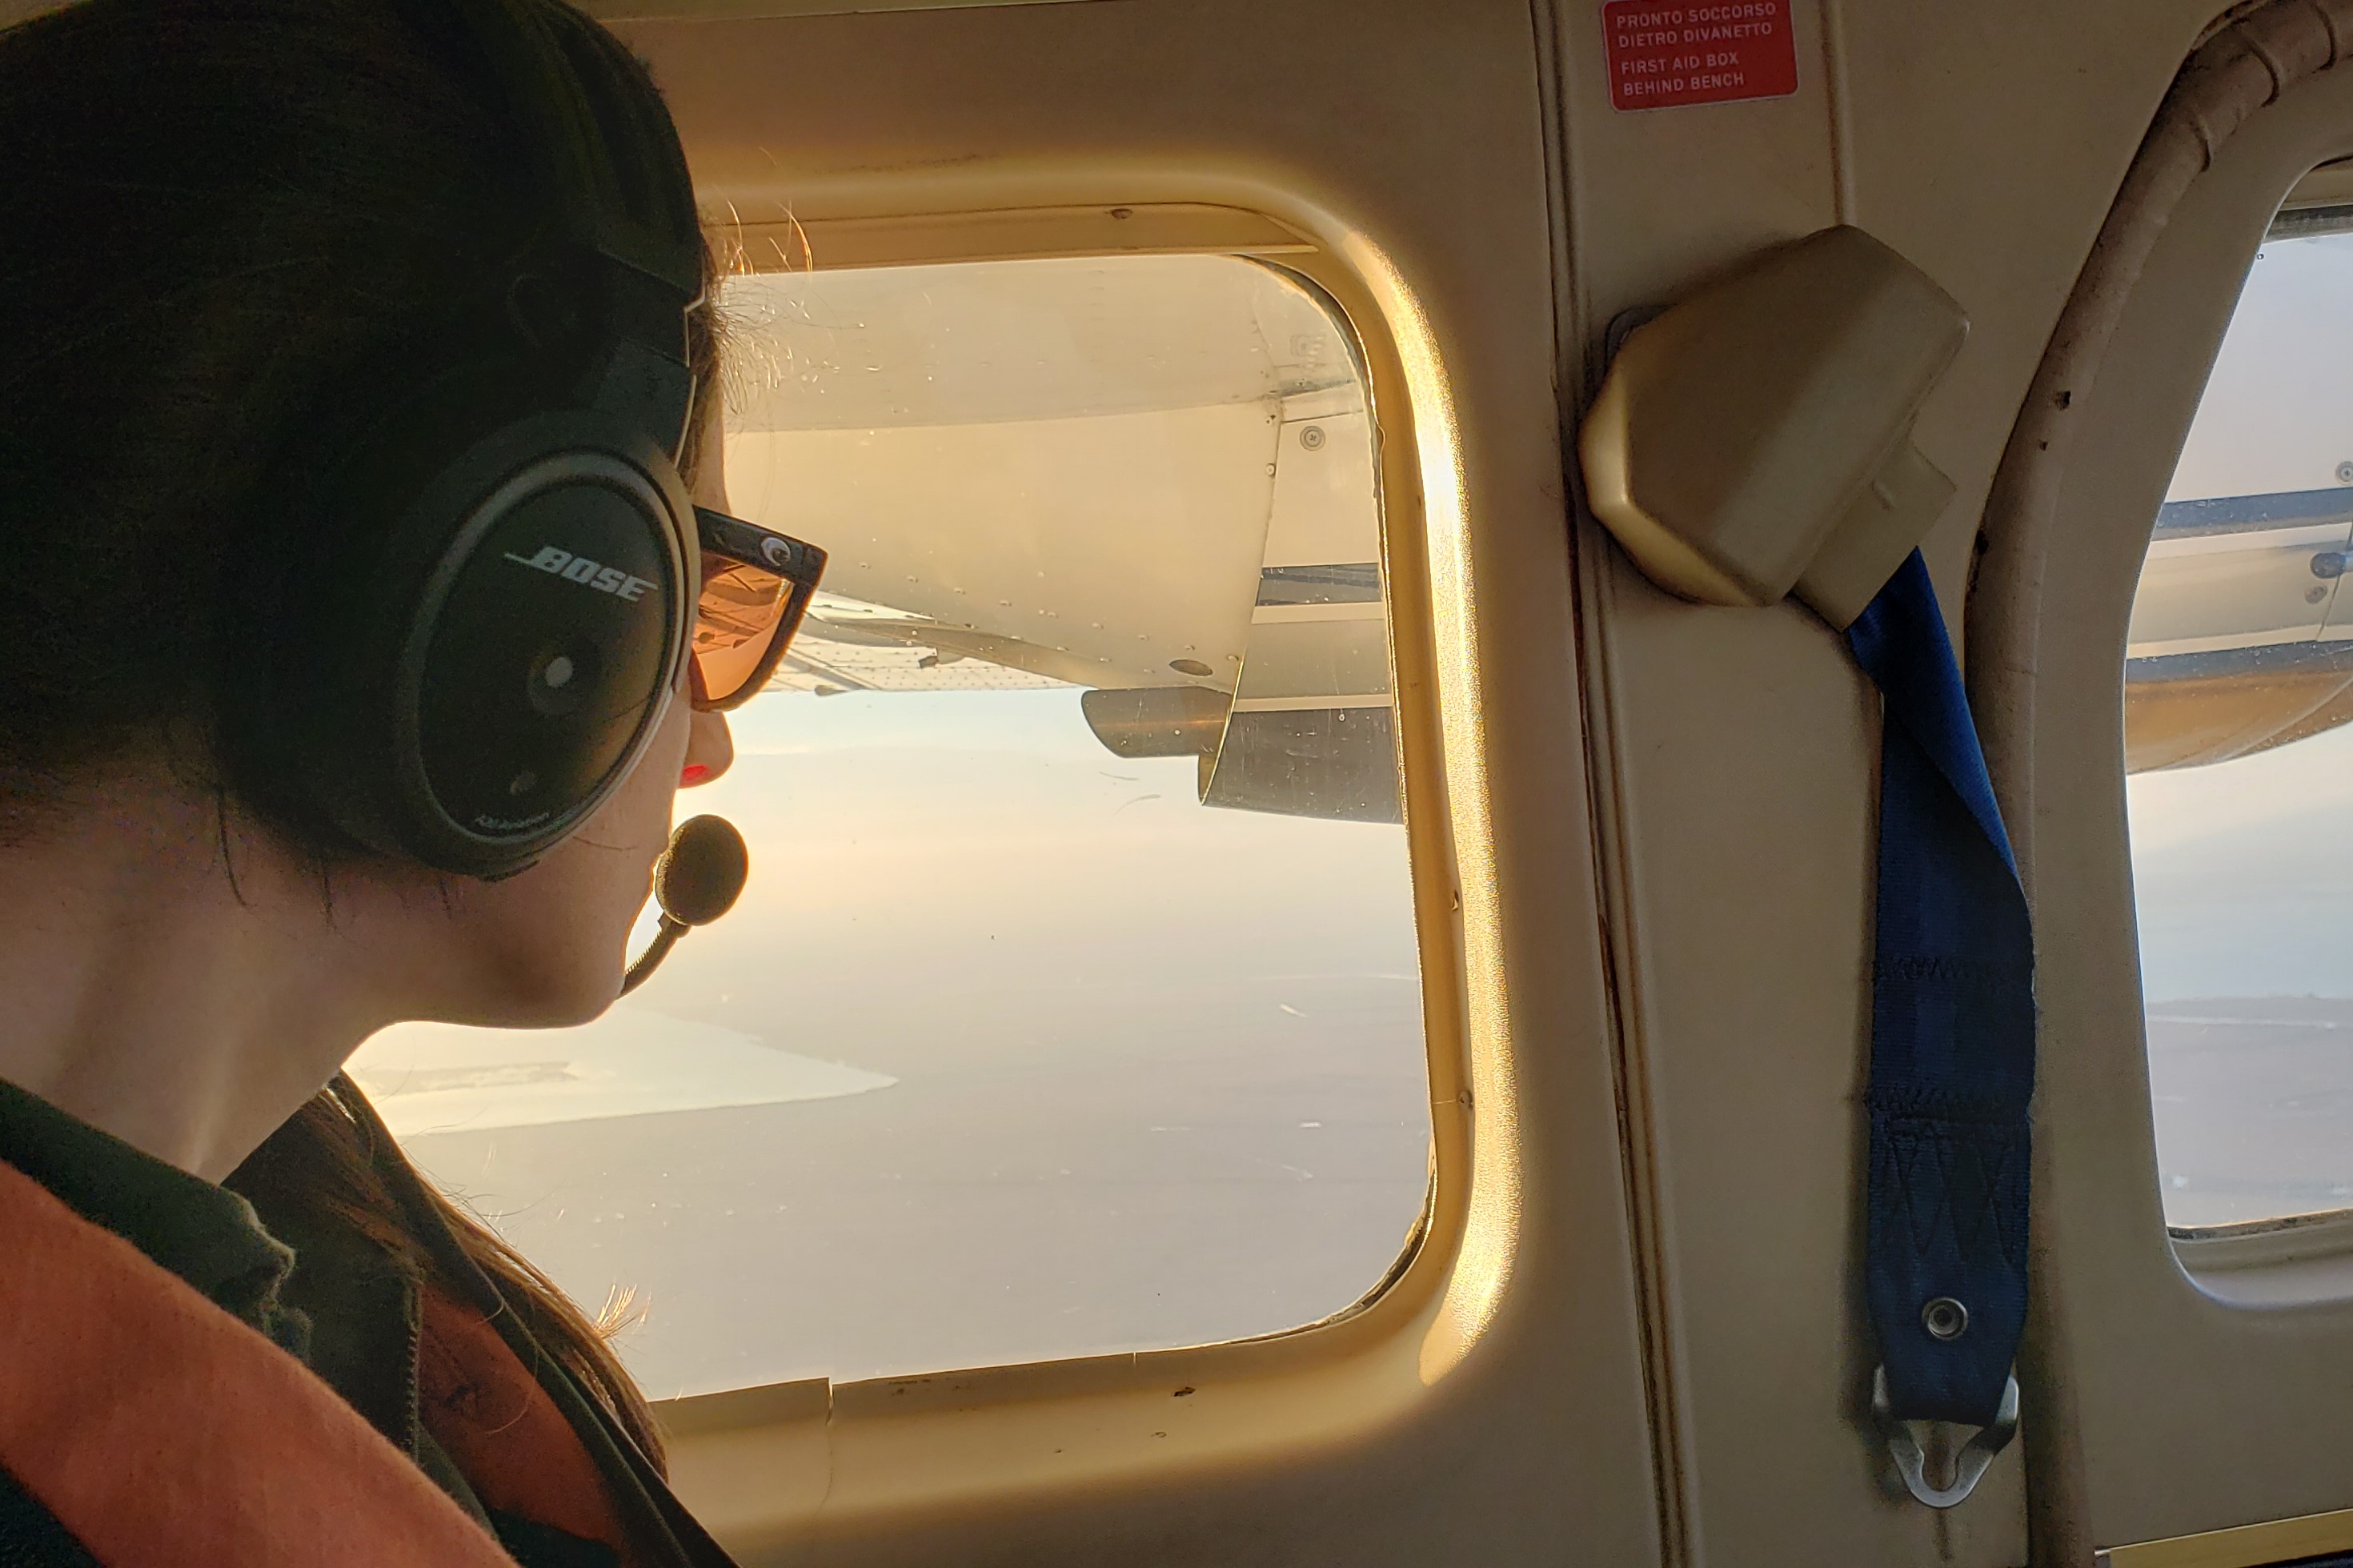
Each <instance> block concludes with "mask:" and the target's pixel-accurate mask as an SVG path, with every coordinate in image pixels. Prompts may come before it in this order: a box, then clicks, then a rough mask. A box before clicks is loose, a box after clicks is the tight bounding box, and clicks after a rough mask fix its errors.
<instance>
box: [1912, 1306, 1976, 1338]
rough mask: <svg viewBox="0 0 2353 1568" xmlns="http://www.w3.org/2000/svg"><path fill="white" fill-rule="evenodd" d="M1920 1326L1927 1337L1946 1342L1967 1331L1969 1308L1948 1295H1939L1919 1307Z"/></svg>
mask: <svg viewBox="0 0 2353 1568" xmlns="http://www.w3.org/2000/svg"><path fill="white" fill-rule="evenodd" d="M1920 1327H1922V1328H1924V1329H1926V1330H1928V1337H1929V1338H1930V1339H1932V1340H1943V1341H1945V1342H1947V1343H1950V1342H1951V1341H1952V1340H1957V1339H1959V1338H1960V1337H1961V1336H1962V1335H1963V1334H1966V1333H1968V1331H1969V1309H1968V1308H1966V1307H1964V1306H1962V1305H1961V1304H1960V1303H1959V1302H1957V1301H1956V1300H1954V1299H1953V1298H1951V1297H1949V1296H1939V1297H1936V1298H1934V1299H1933V1300H1931V1301H1929V1302H1928V1304H1927V1305H1926V1306H1925V1307H1922V1308H1920Z"/></svg>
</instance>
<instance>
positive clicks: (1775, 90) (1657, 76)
mask: <svg viewBox="0 0 2353 1568" xmlns="http://www.w3.org/2000/svg"><path fill="white" fill-rule="evenodd" d="M1601 35H1602V39H1603V49H1604V52H1605V55H1606V57H1607V58H1608V59H1609V101H1610V103H1611V105H1612V106H1614V107H1616V108H1619V109H1665V108H1669V107H1672V106H1673V105H1676V104H1683V103H1729V102H1731V101H1733V100H1735V99H1739V98H1780V97H1782V96H1784V95H1785V94H1788V93H1792V92H1795V91H1797V90H1798V45H1797V40H1796V39H1795V38H1793V37H1791V36H1790V33H1789V0H1664V3H1662V0H1612V3H1611V4H1609V5H1604V6H1603V7H1602V8H1601Z"/></svg>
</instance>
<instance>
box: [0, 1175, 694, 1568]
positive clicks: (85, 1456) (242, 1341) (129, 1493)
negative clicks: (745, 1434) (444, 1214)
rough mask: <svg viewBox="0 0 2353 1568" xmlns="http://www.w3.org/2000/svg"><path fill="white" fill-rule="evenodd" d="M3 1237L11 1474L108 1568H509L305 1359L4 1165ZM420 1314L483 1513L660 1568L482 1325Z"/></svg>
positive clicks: (426, 1354) (432, 1296)
mask: <svg viewBox="0 0 2353 1568" xmlns="http://www.w3.org/2000/svg"><path fill="white" fill-rule="evenodd" d="M0 1235H5V1236H6V1237H7V1238H8V1239H9V1243H10V1249H9V1250H10V1257H9V1259H8V1266H7V1267H5V1268H0V1325H5V1328H0V1468H5V1469H6V1470H7V1472H8V1473H9V1474H10V1475H12V1476H13V1477H14V1478H16V1480H17V1481H18V1482H19V1483H20V1484H21V1485H22V1486H23V1487H24V1488H25V1489H26V1491H28V1492H30V1493H31V1494H32V1496H33V1497H34V1498H35V1499H37V1500H38V1501H39V1502H40V1503H41V1504H42V1505H43V1506H44V1507H46V1508H47V1509H48V1510H49V1511H50V1512H51V1513H53V1514H55V1515H56V1516H57V1518H58V1521H59V1522H60V1523H62V1524H63V1525H64V1526H65V1527H66V1529H67V1530H68V1531H70V1532H72V1534H73V1535H74V1536H75V1537H77V1538H78V1539H79V1541H80V1542H82V1544H83V1545H84V1546H86V1547H87V1548H88V1549H89V1550H90V1553H91V1554H92V1555H94V1556H95V1557H96V1558H97V1559H98V1560H99V1561H100V1563H104V1564H105V1565H106V1568H191V1565H203V1568H212V1565H215V1564H219V1565H223V1568H227V1565H231V1564H234V1565H236V1568H320V1565H322V1564H335V1565H336V1568H512V1559H510V1558H509V1557H508V1556H507V1554H506V1553H505V1552H503V1551H502V1550H501V1548H500V1546H499V1544H498V1542H496V1541H494V1540H493V1539H492V1538H491V1536H490V1535H489V1534H488V1533H486V1532H485V1531H483V1530H482V1528H481V1527H480V1525H478V1524H477V1523H475V1522H474V1520H471V1519H470V1518H469V1517H468V1516H467V1514H466V1513H465V1512H464V1511H463V1510H460V1509H459V1507H458V1505H457V1504H456V1503H455V1502H453V1501H452V1500H451V1499H449V1497H448V1495H447V1494H446V1493H444V1492H443V1491H442V1490H441V1489H439V1488H438V1487H437V1486H436V1485H434V1483H433V1482H432V1481H431V1480H430V1479H429V1478H427V1476H426V1475H425V1473H424V1472H423V1471H422V1470H420V1469H418V1468H417V1465H416V1464H415V1463H414V1462H413V1461H412V1460H411V1459H409V1458H408V1457H407V1456H406V1455H404V1454H402V1453H401V1452H400V1451H399V1450H398V1449H397V1448H396V1447H394V1446H392V1444H391V1443H390V1442H388V1441H387V1440H386V1439H385V1437H384V1436H382V1435H381V1434H380V1433H378V1432H377V1431H376V1429H375V1427H374V1426H372V1425H369V1424H368V1422H367V1421H366V1420H365V1419H364V1417H363V1416H361V1415H360V1414H359V1413H358V1412H357V1411H355V1410H353V1408H352V1407H351V1406H350V1405H349V1404H346V1403H345V1402H344V1401H343V1398H342V1396H340V1395H339V1394H337V1393H335V1392H334V1391H333V1390H332V1388H330V1387H328V1385H327V1384H326V1383H323V1382H322V1381H321V1380H320V1379H319V1378H318V1377H316V1376H315V1375H314V1374H312V1372H311V1371H310V1369H308V1368H307V1367H305V1366H303V1365H302V1363H301V1361H297V1360H296V1359H295V1358H294V1357H293V1356H291V1355H290V1354H288V1353H287V1352H286V1351H283V1350H281V1349H280V1347H279V1346H277V1345H275V1344H273V1343H271V1342H270V1340H268V1339H267V1338H266V1337H264V1336H263V1335H262V1334H260V1333H259V1332H257V1331H256V1330H253V1329H251V1328H249V1327H248V1326H247V1325H246V1324H245V1323H243V1322H241V1321H239V1320H237V1319H236V1318H234V1317H232V1316H230V1315H229V1314H227V1313H226V1312H223V1311H222V1310H221V1309H220V1308H218V1307H216V1306H215V1305H214V1304H213V1303H212V1302H210V1301H208V1300H206V1298H204V1297H203V1296H201V1295H200V1294H198V1293H197V1292H196V1291H195V1289H193V1288H191V1287H189V1286H188V1285H187V1284H186V1283H185V1282H184V1281H182V1280H181V1279H180V1278H179V1277H177V1276H176V1275H174V1274H172V1273H171V1272H170V1271H168V1270H166V1269H164V1268H163V1267H162V1266H158V1265H157V1264H155V1263H153V1262H151V1261H150V1260H149V1259H148V1258H147V1257H146V1256H145V1255H143V1254H142V1253H141V1252H140V1251H139V1250H138V1249H137V1248H136V1247H134V1246H132V1245H131V1244H130V1243H129V1242H126V1241H124V1240H123V1239H121V1237H119V1236H117V1235H115V1234H112V1233H111V1232H110V1231H107V1230H105V1229H102V1228H101V1227H100V1226H97V1225H94V1224H90V1223H89V1222H88V1221H86V1220H84V1219H82V1218H81V1217H80V1216H79V1215H78V1214H76V1213H74V1212H73V1211H72V1210H70V1209H69V1208H68V1207H67V1206H66V1205H65V1204H64V1203H62V1202H59V1201H58V1199H57V1198H55V1197H53V1196H52V1195H51V1194H50V1193H49V1192H48V1191H47V1189H46V1188H44V1187H42V1186H41V1185H40V1184H39V1183H38V1182H37V1181H33V1180H32V1179H31V1178H30V1177H28V1176H26V1175H25V1174H23V1173H22V1172H20V1171H17V1170H16V1169H15V1168H14V1167H13V1166H9V1165H6V1164H5V1163H0ZM422 1316H423V1336H422V1341H421V1343H420V1346H419V1351H418V1369H417V1370H418V1393H419V1404H420V1412H419V1413H420V1415H421V1417H422V1419H423V1420H424V1422H425V1424H426V1425H427V1428H428V1429H429V1430H430V1431H431V1432H432V1434H433V1436H434V1438H435V1439H436V1440H437V1441H438V1442H439V1443H440V1445H441V1446H442V1447H443V1448H444V1449H445V1450H446V1451H447V1452H448V1454H449V1456H450V1457H451V1458H452V1459H453V1460H455V1461H456V1462H457V1464H458V1467H459V1469H460V1470H462V1471H463V1472H464V1473H465V1475H466V1478H467V1479H468V1481H469V1482H470V1483H471V1484H472V1485H473V1487H474V1489H475V1490H476V1492H477V1493H478V1494H479V1495H480V1497H481V1499H482V1500H483V1501H484V1502H485V1503H486V1504H488V1505H489V1506H491V1507H492V1508H495V1509H500V1510H506V1511H509V1512H512V1513H516V1514H520V1515H522V1517H523V1518H526V1519H529V1520H533V1521H535V1522H539V1523H543V1524H547V1525H550V1526H553V1527H554V1528H556V1529H558V1530H562V1531H565V1532H567V1533H569V1534H572V1535H575V1536H580V1537H584V1538H586V1539H589V1540H594V1541H600V1542H605V1543H606V1544H607V1545H610V1546H612V1547H613V1548H614V1549H615V1550H616V1551H617V1552H619V1553H620V1554H621V1557H622V1560H623V1562H624V1563H628V1564H630V1565H631V1568H649V1565H647V1564H645V1563H642V1562H641V1561H640V1559H639V1556H638V1553H637V1552H634V1551H633V1550H632V1547H631V1542H629V1540H628V1534H627V1532H626V1531H624V1529H623V1527H622V1526H621V1524H620V1522H619V1519H618V1517H617V1510H616V1508H615V1506H614V1500H613V1495H612V1492H611V1490H610V1489H609V1488H608V1485H607V1479H606V1478H605V1476H604V1475H603V1473H602V1472H600V1470H599V1467H598V1466H597V1464H596V1461H595V1460H594V1459H592V1457H590V1454H589V1451H588V1448H587V1447H586V1446H585V1445H584V1443H583V1440H582V1436H581V1435H580V1433H579V1432H578V1431H577V1430H576V1429H575V1425H574V1424H573V1421H572V1420H569V1419H567V1418H566V1415H565V1413H564V1412H562V1411H560V1410H559V1409H558V1407H557V1404H556V1403H555V1402H554V1400H553V1399H552V1398H551V1397H550V1395H549V1394H548V1393H547V1392H546V1390H545V1389H544V1388H543V1386H542V1385H541V1383H539V1382H538V1381H537V1380H536V1379H534V1378H533V1376H532V1375H531V1373H530V1372H527V1371H526V1370H525V1368H524V1365H523V1363H522V1361H521V1360H519V1359H518V1357H517V1355H516V1353H515V1351H514V1349H513V1348H512V1346H511V1345H510V1344H509V1343H508V1342H507V1340H506V1339H505V1338H504V1337H502V1335H501V1332H500V1331H499V1330H498V1328H497V1327H495V1326H494V1325H493V1323H492V1321H491V1316H490V1315H489V1314H486V1313H485V1312H483V1311H481V1310H479V1309H477V1308H473V1307H470V1306H468V1305H465V1304H462V1303H460V1302H459V1301H457V1300H455V1299H453V1298H450V1297H449V1296H448V1295H445V1294H443V1293H442V1292H440V1291H438V1290H434V1289H430V1288H428V1289H427V1291H426V1293H425V1296H424V1299H423V1314H422ZM126 1347H128V1348H127V1349H126ZM652 1486H653V1487H654V1488H657V1489H658V1488H659V1481H654V1482H653V1483H652ZM644 1500H648V1501H650V1500H651V1499H644ZM657 1507H658V1509H659V1511H660V1512H661V1513H662V1514H663V1515H664V1516H665V1522H666V1523H667V1524H669V1525H670V1526H672V1527H673V1529H674V1532H675V1533H676V1535H677V1536H678V1538H679V1540H680V1542H681V1557H682V1559H683V1560H690V1561H719V1562H723V1561H724V1558H723V1554H717V1553H716V1548H715V1547H712V1546H711V1545H710V1543H709V1542H708V1539H707V1538H706V1537H703V1536H702V1533H701V1531H699V1530H695V1529H693V1528H692V1525H691V1520H684V1518H683V1514H682V1510H677V1508H676V1505H675V1503H674V1502H673V1501H671V1500H670V1499H669V1497H668V1495H667V1493H666V1492H663V1493H662V1494H661V1496H660V1499H659V1504H658V1505H657ZM697 1547H700V1548H707V1549H708V1552H710V1553H712V1554H715V1555H712V1556H706V1553H705V1552H704V1551H702V1550H696V1549H695V1548H697Z"/></svg>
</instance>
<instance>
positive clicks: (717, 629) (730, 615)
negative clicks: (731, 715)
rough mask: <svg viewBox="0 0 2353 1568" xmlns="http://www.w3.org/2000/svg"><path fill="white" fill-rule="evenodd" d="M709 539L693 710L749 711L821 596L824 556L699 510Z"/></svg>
mask: <svg viewBox="0 0 2353 1568" xmlns="http://www.w3.org/2000/svg"><path fill="white" fill-rule="evenodd" d="M694 523H695V532H696V533H697V534H698V535H701V537H702V598H701V599H698V600H697V601H696V602H695V607H694V647H693V654H694V660H693V671H692V674H691V677H690V680H691V695H692V700H693V703H694V706H695V708H696V709H697V711H699V712H702V713H723V712H724V711H726V710H727V709H729V708H739V707H742V706H743V705H744V704H745V703H748V702H750V701H751V700H752V699H753V698H754V697H755V696H757V695H758V694H759V693H760V689H761V688H762V687H764V686H765V685H766V684H767V683H768V678H769V677H770V676H771V675H774V674H775V673H776V665H777V664H778V663H779V662H781V661H782V660H783V659H784V656H785V650H786V648H788V647H790V646H791V645H792V641H793V633H794V632H796V631H798V630H800V628H801V618H802V617H803V616H805V615H807V613H808V607H809V600H810V599H813V598H815V597H816V596H817V584H818V578H819V577H823V576H824V575H825V552H824V551H823V550H820V549H818V547H817V546H815V545H808V544H804V543H802V542H801V541H800V540H798V539H796V538H793V537H791V536H790V535H784V534H774V533H770V532H769V531H768V530H767V529H765V528H762V527H759V526H757V525H755V524H750V523H746V522H744V520H743V519H742V518H740V517H730V516H728V515H727V514H725V513H724V512H713V511H712V510H711V509H710V508H709V507H707V506H698V507H696V508H695V509H694Z"/></svg>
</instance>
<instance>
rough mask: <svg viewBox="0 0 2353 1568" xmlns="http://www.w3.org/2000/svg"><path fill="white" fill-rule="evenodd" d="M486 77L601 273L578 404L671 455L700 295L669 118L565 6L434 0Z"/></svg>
mask: <svg viewBox="0 0 2353 1568" xmlns="http://www.w3.org/2000/svg"><path fill="white" fill-rule="evenodd" d="M432 9H433V10H434V11H435V12H437V13H438V15H439V16H441V17H442V18H443V19H445V20H446V19H448V18H452V17H454V18H455V20H456V21H457V22H458V23H459V25H460V26H461V27H462V28H463V30H464V32H465V33H466V35H467V36H468V37H469V38H470V41H471V42H472V44H473V45H474V46H475V48H476V50H477V52H478V53H479V55H480V58H481V60H482V62H483V63H484V64H485V65H486V66H487V67H488V68H489V72H490V78H491V84H492V85H493V86H494V88H495V89H496V90H498V92H499V93H500V95H501V97H502V98H503V99H504V101H505V103H506V105H507V107H508V109H509V111H511V112H512V114H513V116H514V118H515V120H516V121H517V122H518V124H519V126H520V128H521V130H522V140H523V144H524V146H525V147H526V148H527V149H528V152H529V155H530V156H531V157H532V158H533V160H534V162H535V164H537V170H536V172H537V173H538V174H539V175H540V176H541V177H540V180H539V181H538V182H537V183H538V185H540V188H542V189H543V191H544V192H545V193H546V195H547V196H548V198H549V203H550V215H551V216H552V217H554V219H555V221H556V223H557V225H558V228H559V231H560V234H561V237H562V238H563V239H564V240H565V241H567V242H569V243H570V244H571V245H572V246H573V247H575V248H576V249H578V250H580V251H582V252H585V253H586V254H587V255H588V256H590V257H593V258H595V259H596V260H597V261H599V262H601V263H602V266H601V268H600V269H599V270H601V271H602V273H603V274H604V276H603V278H602V280H601V289H600V292H601V294H602V296H603V297H602V298H601V300H600V301H599V302H598V303H599V306H600V308H601V310H602V311H603V312H604V313H605V315H606V321H605V323H603V324H604V335H605V337H606V339H607V352H605V353H601V354H599V355H596V359H595V361H594V362H593V363H591V364H590V365H589V366H586V370H585V374H584V380H583V384H582V385H580V386H578V387H575V400H576V401H578V402H579V403H581V404H583V405H584V406H587V407H593V408H604V409H606V410H607V411H608V412H611V413H614V414H617V415H619V416H620V417H622V418H626V419H628V420H629V421H630V422H632V423H634V424H637V425H638V426H639V427H640V428H642V429H646V430H648V431H649V433H651V434H653V435H655V436H656V437H658V438H659V440H660V441H661V444H662V445H663V446H664V447H665V448H670V449H672V450H674V449H675V447H676V444H677V440H678V439H679V438H680V437H681V436H682V435H683V434H684V431H685V428H686V421H687V414H688V409H689V405H690V404H691V400H692V397H693V384H692V380H691V377H690V376H688V374H687V371H686V366H685V364H684V342H685V314H684V313H685V312H686V310H687V309H688V308H689V307H691V305H693V304H694V303H695V302H697V301H699V300H700V298H701V297H702V276H703V247H702V229H701V227H700V225H699V224H698V222H697V219H696V216H695V211H694V196H693V184H692V180H691V176H690V175H688V173H687V167H686V154H685V153H684V151H683V150H682V149H681V147H680V145H679V141H678V132H677V129H676V128H675V127H674V126H673V125H672V124H671V123H670V111H669V110H668V108H667V107H666V106H665V105H664V104H663V103H662V101H661V100H660V98H659V95H658V94H657V93H656V92H655V90H654V88H653V84H652V82H651V81H650V79H649V78H648V77H647V75H646V73H645V69H644V68H643V67H642V66H640V65H639V64H638V61H637V60H636V59H635V58H632V57H631V56H630V55H629V53H628V50H627V49H626V48H624V47H623V46H622V45H621V43H620V41H619V40H618V39H617V38H615V37H613V36H612V35H611V34H610V33H608V32H607V31H606V30H605V29H604V28H603V27H601V26H597V24H596V23H595V22H594V21H591V20H590V19H589V18H587V17H586V16H582V15H581V14H580V13H578V12H577V11H575V10H573V9H572V8H571V7H570V6H569V5H563V4H561V3H560V0H438V4H434V5H433V6H432Z"/></svg>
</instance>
